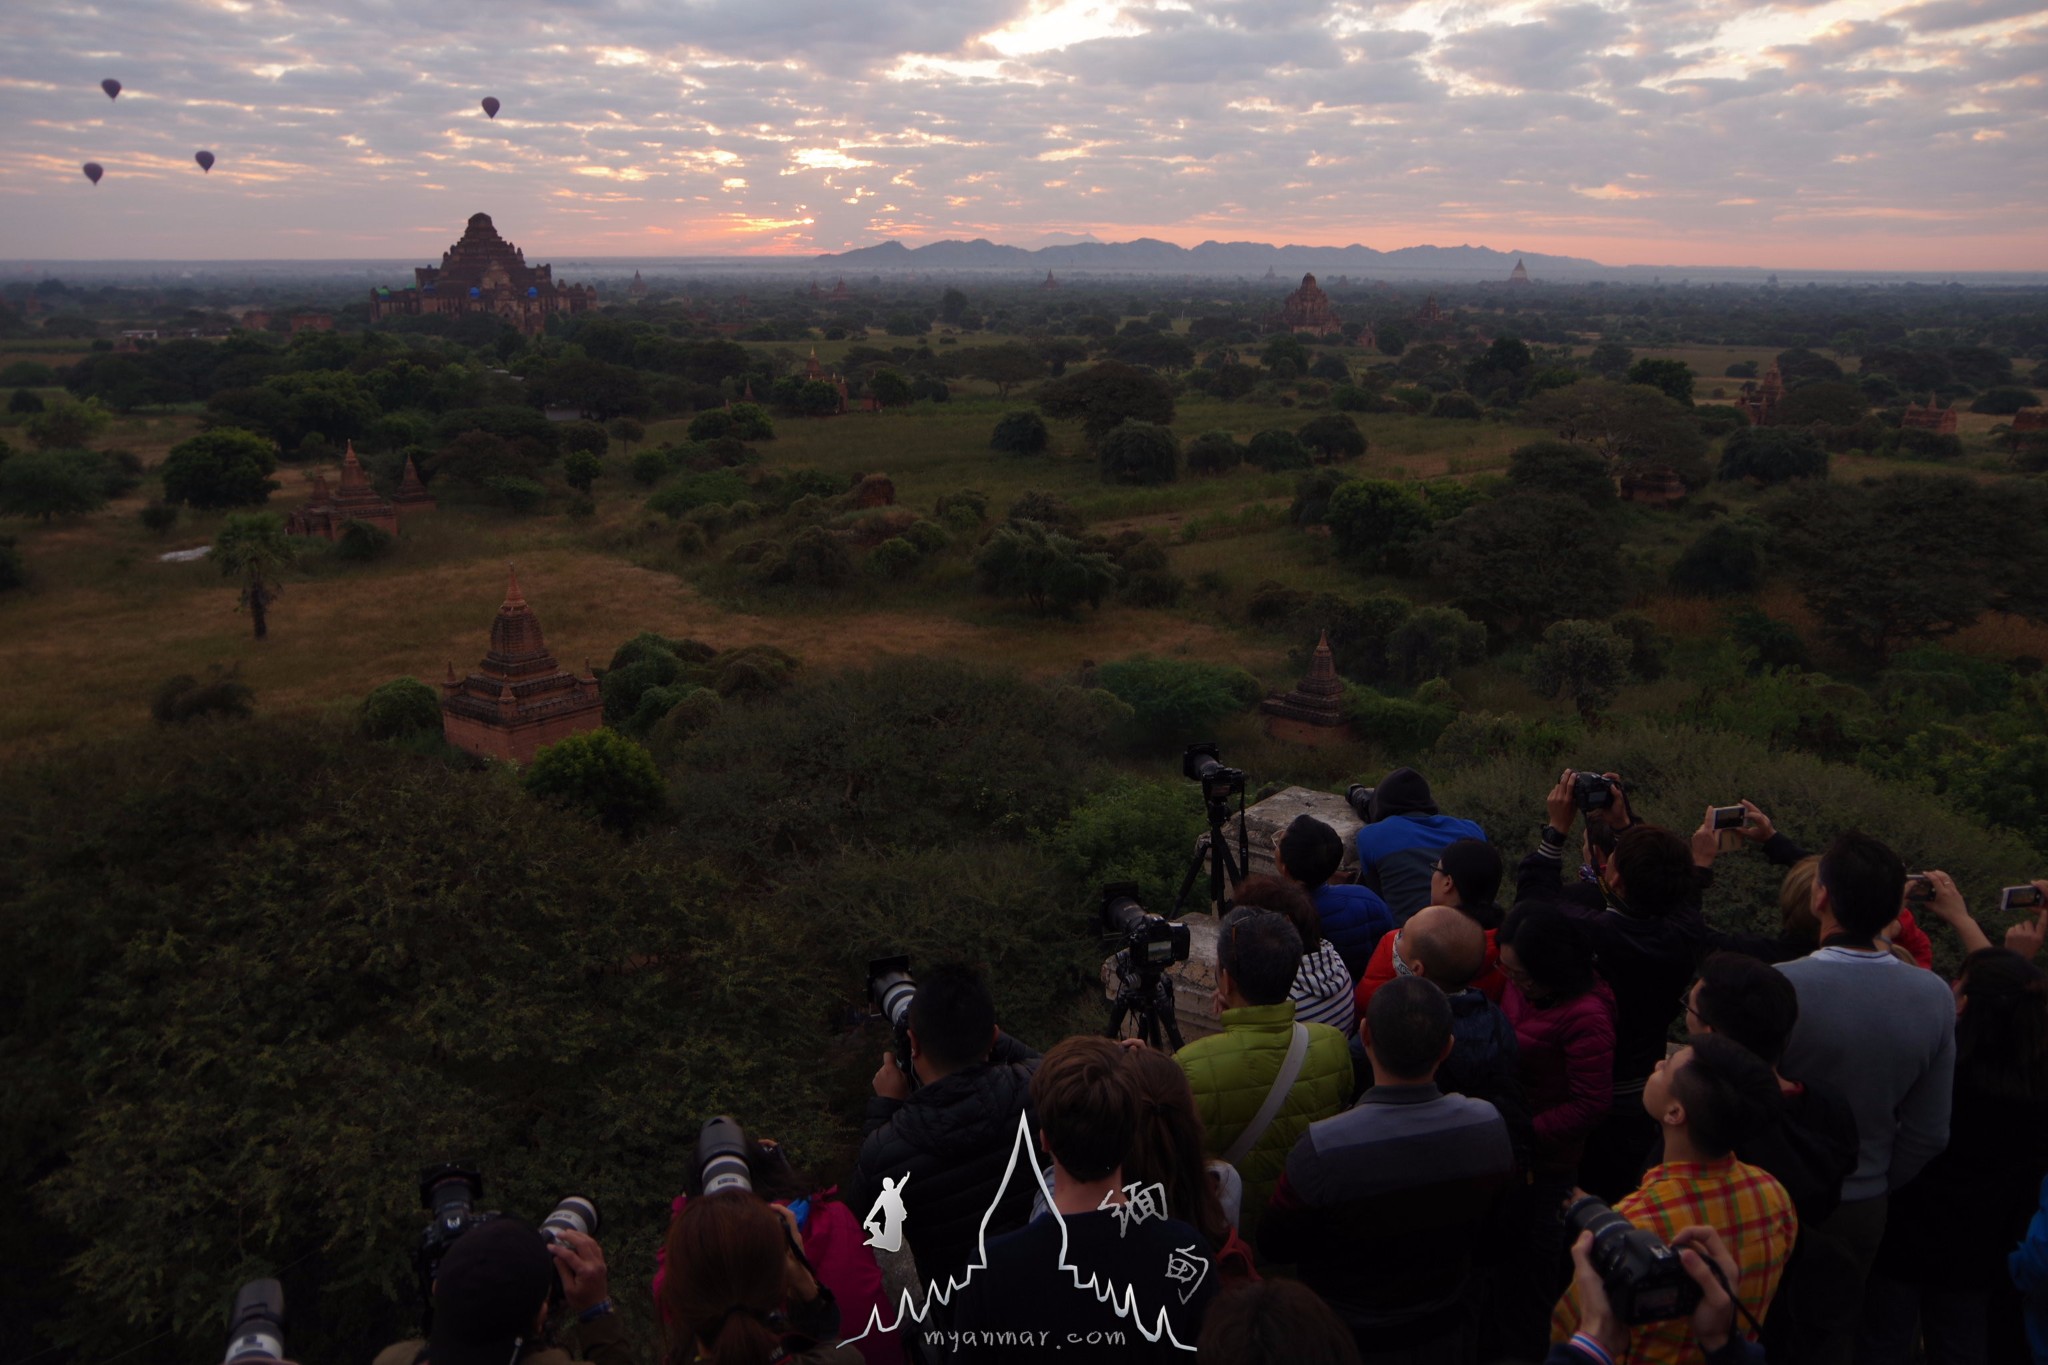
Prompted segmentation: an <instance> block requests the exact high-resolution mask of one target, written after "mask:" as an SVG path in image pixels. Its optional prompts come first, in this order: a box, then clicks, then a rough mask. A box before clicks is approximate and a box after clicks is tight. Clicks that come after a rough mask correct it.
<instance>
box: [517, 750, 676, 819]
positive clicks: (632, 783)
mask: <svg viewBox="0 0 2048 1365" xmlns="http://www.w3.org/2000/svg"><path fill="white" fill-rule="evenodd" d="M520 785H521V786H523V787H525V788H526V790H527V792H528V793H529V794H531V795H532V796H535V797H537V798H539V799H540V800H543V801H547V802H550V803H552V804H554V805H557V806H562V807H564V808H566V809H569V810H575V811H580V812H582V813H583V814H586V815H590V816H593V817H595V818H596V819H597V821H598V823H599V824H602V825H603V826H604V827H605V828H606V829H613V830H619V831H621V832H630V831H631V830H632V829H633V828H634V827H635V826H637V825H641V824H644V823H645V822H646V821H648V820H649V819H651V818H653V817H654V816H655V815H657V814H659V813H660V811H661V808H662V797H663V792H664V788H663V784H662V780H661V771H660V770H659V769H658V768H656V767H655V766H654V758H653V756H652V755H650V754H649V753H648V752H647V751H646V750H645V749H643V748H641V747H640V746H639V745H638V744H635V743H634V742H633V741H632V740H630V739H627V738H626V737H625V736H624V735H621V734H619V733H618V732H616V731H613V730H586V731H584V732H582V733H581V734H574V735H570V736H569V737H567V738H566V739H563V740H560V741H559V742H557V743H554V744H550V745H548V746H547V747H546V748H544V749H542V750H541V751H540V752H539V753H537V754H535V755H534V756H533V762H532V763H531V764H529V765H527V769H526V772H525V774H524V775H523V776H522V777H521V778H520Z"/></svg>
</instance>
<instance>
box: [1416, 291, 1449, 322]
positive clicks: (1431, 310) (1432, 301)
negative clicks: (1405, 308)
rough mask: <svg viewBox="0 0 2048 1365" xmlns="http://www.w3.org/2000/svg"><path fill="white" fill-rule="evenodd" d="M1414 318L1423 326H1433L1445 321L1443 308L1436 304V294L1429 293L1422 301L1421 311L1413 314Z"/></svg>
mask: <svg viewBox="0 0 2048 1365" xmlns="http://www.w3.org/2000/svg"><path fill="white" fill-rule="evenodd" d="M1415 320H1416V321H1417V322H1419V323H1421V324H1422V325H1423V326H1425V327H1434V326H1436V325H1438V324H1439V323H1442V322H1444V321H1446V319H1445V317H1444V310H1443V309H1442V308H1440V307H1438V306H1437V301H1436V295H1434V294H1431V295H1430V296H1429V297H1428V298H1426V299H1424V300H1423V301H1422V311H1421V312H1419V313H1417V314H1416V315H1415Z"/></svg>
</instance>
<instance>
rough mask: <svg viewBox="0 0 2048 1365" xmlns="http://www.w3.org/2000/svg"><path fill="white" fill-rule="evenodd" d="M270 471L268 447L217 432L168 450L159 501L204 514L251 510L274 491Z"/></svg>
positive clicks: (247, 435)
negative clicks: (212, 510) (218, 510)
mask: <svg viewBox="0 0 2048 1365" xmlns="http://www.w3.org/2000/svg"><path fill="white" fill-rule="evenodd" d="M276 469H277V458H276V456H275V455H274V454H273V453H272V451H271V446H270V442H268V441H266V440H264V439H263V438H262V437H260V436H257V435H255V434H253V433H251V432H247V431H237V430H235V429H234V428H232V427H218V428H216V429H214V430H212V431H208V432H203V433H201V434H200V435H198V436H194V437H193V438H192V439H191V440H189V441H185V442H183V443H181V444H179V445H175V446H172V447H171V451H170V454H168V455H166V456H164V462H163V466H162V468H161V471H160V472H161V473H162V475H163V481H164V501H165V502H182V503H187V504H189V505H191V506H193V507H207V508H213V507H249V506H254V505H256V504H258V503H263V502H268V501H269V500H270V495H271V494H272V493H274V492H276V491H277V488H278V484H277V482H276V481H275V480H274V479H272V478H271V477H270V475H271V474H272V473H273V472H274V471H275V470H276Z"/></svg>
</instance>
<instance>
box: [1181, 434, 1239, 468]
mask: <svg viewBox="0 0 2048 1365" xmlns="http://www.w3.org/2000/svg"><path fill="white" fill-rule="evenodd" d="M1244 455H1245V450H1244V447H1243V446H1242V445H1240V444H1238V440H1237V438H1236V437H1235V436H1232V435H1231V434H1230V433H1229V432H1227V431H1205V432H1203V433H1202V434H1201V435H1200V436H1197V437H1195V438H1194V439H1193V440H1192V441H1189V442H1188V448H1187V463H1188V473H1190V474H1227V473H1229V472H1230V471H1231V470H1233V469H1235V468H1237V467H1238V466H1239V465H1241V464H1243V463H1244Z"/></svg>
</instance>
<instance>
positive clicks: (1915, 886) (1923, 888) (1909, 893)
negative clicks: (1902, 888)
mask: <svg viewBox="0 0 2048 1365" xmlns="http://www.w3.org/2000/svg"><path fill="white" fill-rule="evenodd" d="M1933 899H1934V878H1932V877H1930V876H1928V875H1927V874H1926V873H1925V872H1915V873H1913V874H1912V875H1911V876H1909V877H1907V878H1906V904H1908V905H1910V906H1912V907H1914V908H1915V909H1918V908H1919V907H1921V906H1923V905H1926V904H1928V903H1930V902H1931V901H1933Z"/></svg>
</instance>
